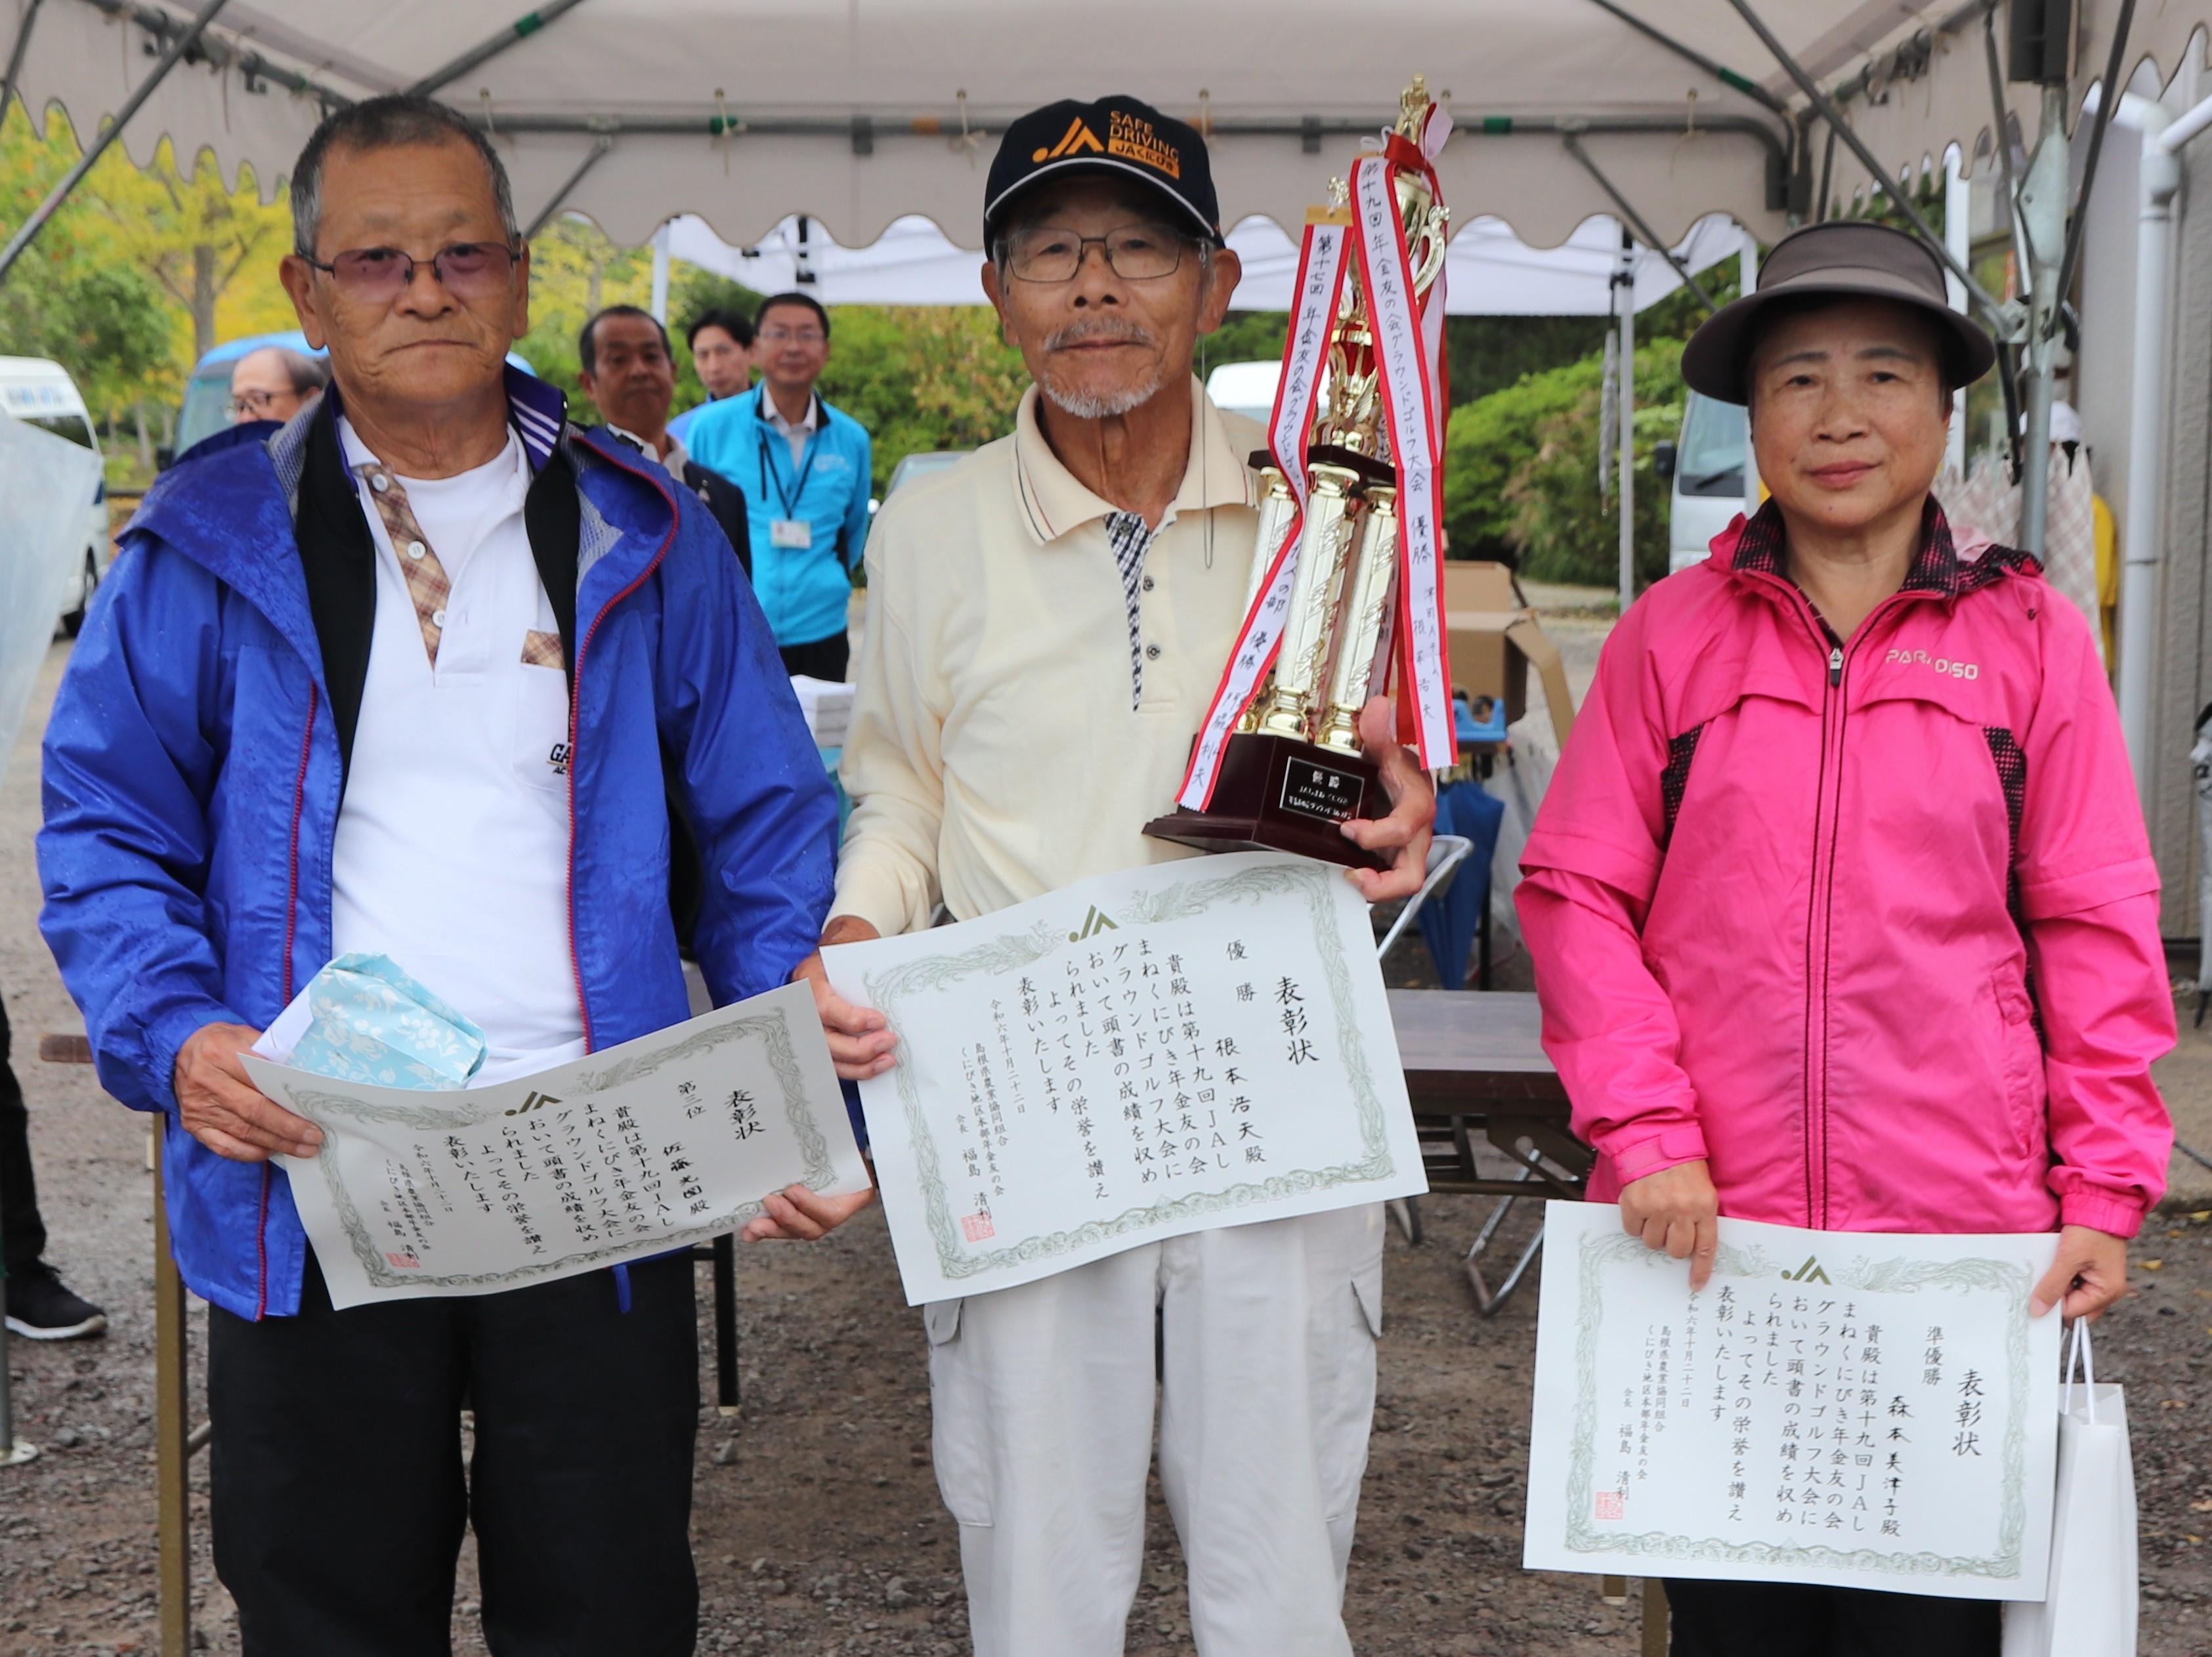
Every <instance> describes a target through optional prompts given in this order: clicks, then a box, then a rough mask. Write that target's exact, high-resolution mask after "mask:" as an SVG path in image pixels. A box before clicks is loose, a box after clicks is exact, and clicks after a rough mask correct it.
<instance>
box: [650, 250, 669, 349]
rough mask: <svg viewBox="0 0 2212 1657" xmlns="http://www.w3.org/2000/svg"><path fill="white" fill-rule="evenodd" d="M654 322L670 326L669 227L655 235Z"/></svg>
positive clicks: (663, 326)
mask: <svg viewBox="0 0 2212 1657" xmlns="http://www.w3.org/2000/svg"><path fill="white" fill-rule="evenodd" d="M652 309H653V320H654V321H655V322H658V323H659V324H660V326H662V328H664V329H665V328H666V327H667V326H668V227H667V225H665V224H663V225H662V226H661V227H660V228H659V229H658V230H655V231H654V232H653V302H652Z"/></svg>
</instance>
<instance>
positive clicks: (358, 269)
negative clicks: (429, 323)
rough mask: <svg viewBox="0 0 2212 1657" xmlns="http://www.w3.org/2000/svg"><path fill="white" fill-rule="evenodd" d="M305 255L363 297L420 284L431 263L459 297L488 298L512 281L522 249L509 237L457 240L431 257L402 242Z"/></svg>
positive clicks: (384, 296) (432, 269)
mask: <svg viewBox="0 0 2212 1657" xmlns="http://www.w3.org/2000/svg"><path fill="white" fill-rule="evenodd" d="M300 257H301V259H305V260H306V261H307V263H308V264H309V265H312V266H313V267H314V268H315V269H316V270H318V271H325V272H326V273H327V274H328V275H329V277H331V280H332V281H334V282H336V283H337V284H338V286H339V287H341V288H343V289H345V290H346V292H347V293H349V294H351V295H354V296H355V297H356V298H359V299H371V300H374V299H382V300H390V299H396V298H397V297H398V295H401V294H403V293H405V292H406V291H407V289H410V288H411V287H413V286H414V285H415V272H416V271H417V270H418V269H420V268H421V267H422V265H428V266H429V267H430V272H431V274H432V275H433V276H435V277H437V279H438V283H439V285H440V286H441V287H442V288H444V289H445V290H446V291H447V293H449V294H451V295H453V297H454V298H456V299H487V298H489V297H490V296H492V295H495V294H497V293H499V292H500V291H501V289H504V288H505V287H506V286H507V281H508V279H509V278H510V277H513V274H514V267H515V265H516V264H517V263H518V262H519V261H520V259H521V258H522V249H521V248H520V247H508V246H507V244H506V243H505V242H503V241H455V242H448V243H447V245H446V246H445V247H441V248H440V249H439V250H438V251H437V252H436V253H433V254H431V255H430V257H429V258H428V259H416V257H415V256H414V255H413V254H412V253H406V252H404V251H403V250H402V249H400V248H398V247H349V248H347V249H346V250H345V251H344V252H343V253H333V254H331V258H330V260H329V262H328V263H325V262H324V261H323V260H321V259H317V258H316V257H315V256H314V255H313V253H301V255H300Z"/></svg>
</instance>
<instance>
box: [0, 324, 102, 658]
mask: <svg viewBox="0 0 2212 1657" xmlns="http://www.w3.org/2000/svg"><path fill="white" fill-rule="evenodd" d="M0 411H4V412H6V413H8V414H11V415H13V416H14V417H15V418H16V419H18V420H24V421H27V422H29V423H31V424H32V425H34V426H39V427H41V428H43V429H46V430H47V431H51V432H52V433H53V434H54V435H55V436H58V437H66V438H68V439H69V440H70V442H72V443H75V444H76V445H78V446H79V447H80V448H88V449H90V450H91V451H92V452H93V453H94V454H99V453H100V438H99V436H98V435H97V434H96V433H94V430H93V429H92V416H91V413H90V412H89V411H88V410H87V409H86V408H85V405H84V399H83V398H82V396H80V395H79V394H78V393H77V388H76V381H73V380H71V379H70V377H69V370H68V369H64V367H62V365H61V364H60V363H58V362H48V361H46V358H44V357H42V356H0ZM114 561H115V543H114V541H113V540H112V539H111V538H110V537H109V535H108V533H107V484H106V480H105V479H103V480H102V481H101V482H100V484H99V485H98V487H96V488H95V489H94V490H93V496H92V501H91V503H90V504H89V505H88V506H87V507H86V509H85V516H84V557H83V559H82V562H81V563H80V564H78V566H77V568H76V570H75V571H73V572H72V573H71V575H70V582H69V585H68V586H67V587H66V588H64V589H63V593H62V613H61V624H62V628H63V631H65V632H67V633H68V634H69V635H70V637H72V638H74V637H76V630H77V629H78V628H79V627H81V626H82V625H83V624H84V607H85V606H87V605H88V604H89V603H91V602H92V594H93V589H94V588H97V587H98V586H99V585H100V578H101V577H102V576H105V575H106V573H107V566H108V565H109V564H112V563H113V562H114Z"/></svg>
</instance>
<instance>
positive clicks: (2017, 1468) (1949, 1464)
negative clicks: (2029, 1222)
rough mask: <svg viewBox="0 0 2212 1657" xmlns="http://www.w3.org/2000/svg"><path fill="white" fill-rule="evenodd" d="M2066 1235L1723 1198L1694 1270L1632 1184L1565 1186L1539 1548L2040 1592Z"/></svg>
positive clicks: (1540, 1389)
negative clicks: (1627, 1188)
mask: <svg viewBox="0 0 2212 1657" xmlns="http://www.w3.org/2000/svg"><path fill="white" fill-rule="evenodd" d="M2056 1250H2057V1237H2056V1236H2055V1235H2053V1234H2037V1235H2033V1236H2003V1237H1997V1236H1897V1235H1892V1234H1887V1233H1875V1232H1833V1231H1800V1230H1797V1229H1795V1228H1791V1227H1787V1226H1767V1225H1759V1224H1755V1223H1753V1222H1752V1221H1743V1220H1726V1219H1724V1220H1723V1221H1721V1222H1720V1256H1719V1260H1718V1263H1717V1264H1716V1266H1715V1267H1714V1270H1713V1275H1712V1278H1711V1282H1708V1283H1707V1284H1706V1285H1705V1288H1704V1289H1703V1290H1701V1291H1700V1292H1699V1293H1698V1294H1696V1295H1692V1294H1691V1293H1690V1271H1689V1264H1688V1263H1687V1262H1686V1261H1682V1260H1675V1259H1670V1258H1668V1256H1666V1255H1665V1254H1663V1253H1660V1252H1656V1251H1654V1250H1651V1249H1649V1248H1646V1247H1645V1246H1644V1242H1643V1240H1641V1239H1640V1238H1636V1237H1631V1236H1629V1235H1628V1234H1626V1233H1625V1232H1623V1231H1622V1230H1621V1228H1620V1209H1619V1208H1618V1207H1616V1206H1614V1205H1613V1204H1612V1203H1551V1204H1549V1205H1548V1209H1547V1214H1546V1217H1545V1221H1544V1279H1543V1296H1542V1301H1541V1309H1540V1312H1539V1314H1538V1319H1539V1320H1538V1325H1537V1339H1536V1388H1535V1393H1536V1404H1535V1420H1534V1425H1533V1427H1532V1429H1531V1430H1530V1437H1529V1461H1528V1529H1527V1533H1526V1538H1525V1541H1524V1547H1523V1551H1522V1563H1524V1564H1526V1565H1528V1566H1529V1567H1531V1568H1532V1569H1548V1570H1568V1571H1599V1572H1608V1573H1611V1574H1613V1575H1626V1576H1693V1577H1720V1578H1733V1579H1738V1580H1745V1581H1765V1582H1818V1583H1826V1584H1830V1585H1832V1586H1836V1587H1859V1588H1880V1589H1885V1590H1887V1591H1889V1592H1891V1593H1923V1594H1942V1595H1947V1596H1949V1597H1952V1598H1954V1599H2042V1598H2043V1592H2044V1578H2045V1566H2046V1563H2047V1560H2048V1555H2049V1552H2050V1544H2051V1505H2052V1501H2053V1492H2054V1488H2055V1479H2056V1477H2057V1475H2056V1471H2055V1470H2056V1465H2057V1464H2056V1460H2055V1458H2056V1455H2057V1432H2058V1332H2059V1319H2058V1315H2057V1313H2055V1312H2052V1313H2045V1315H2044V1316H2042V1317H2040V1318H2031V1317H2029V1316H2028V1296H2029V1295H2030V1294H2031V1293H2032V1292H2033V1289H2034V1287H2035V1284H2036V1282H2038V1281H2039V1279H2040V1278H2041V1277H2042V1276H2043V1274H2044V1272H2045V1271H2046V1270H2049V1269H2050V1266H2051V1260H2052V1259H2053V1258H2054V1257H2055V1253H2056Z"/></svg>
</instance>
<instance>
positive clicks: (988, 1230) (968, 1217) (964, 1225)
mask: <svg viewBox="0 0 2212 1657" xmlns="http://www.w3.org/2000/svg"><path fill="white" fill-rule="evenodd" d="M960 1232H961V1234H962V1235H963V1236H964V1237H965V1238H967V1240H969V1242H971V1243H980V1242H981V1241H982V1240H984V1239H985V1238H986V1237H996V1236H997V1235H998V1231H997V1229H996V1228H994V1226H993V1225H992V1224H991V1216H990V1215H987V1214H963V1215H961V1216H960Z"/></svg>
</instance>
